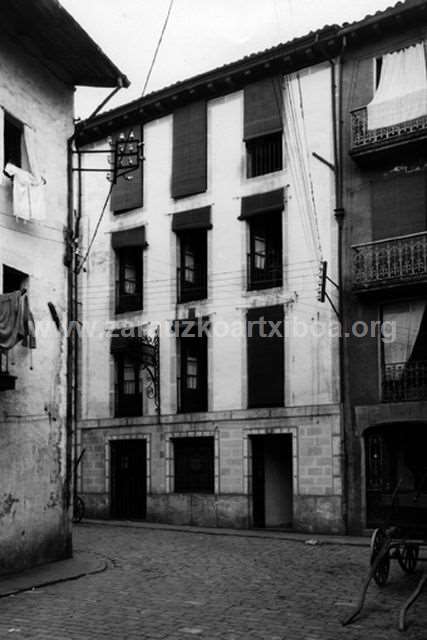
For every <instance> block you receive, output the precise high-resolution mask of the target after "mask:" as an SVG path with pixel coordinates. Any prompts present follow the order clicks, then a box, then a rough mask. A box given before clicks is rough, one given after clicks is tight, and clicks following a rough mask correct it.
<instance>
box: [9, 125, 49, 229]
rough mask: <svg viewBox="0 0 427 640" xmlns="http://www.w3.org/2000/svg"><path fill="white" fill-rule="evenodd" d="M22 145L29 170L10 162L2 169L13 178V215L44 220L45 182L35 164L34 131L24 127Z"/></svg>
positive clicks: (36, 163) (26, 218)
mask: <svg viewBox="0 0 427 640" xmlns="http://www.w3.org/2000/svg"><path fill="white" fill-rule="evenodd" d="M24 145H25V151H26V154H27V161H28V167H29V170H28V171H25V170H24V169H21V168H20V167H16V166H15V165H14V164H12V163H10V162H9V163H8V164H7V165H6V167H5V169H4V170H5V172H6V173H7V174H8V175H9V176H11V177H13V213H14V215H15V216H16V217H17V218H20V219H21V220H44V219H45V218H46V200H45V190H46V181H45V180H44V179H43V177H42V175H41V173H40V169H39V165H38V162H37V154H36V145H35V141H34V131H33V130H32V129H31V128H30V127H29V126H27V125H24Z"/></svg>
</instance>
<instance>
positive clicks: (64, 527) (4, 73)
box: [0, 0, 127, 573]
mask: <svg viewBox="0 0 427 640" xmlns="http://www.w3.org/2000/svg"><path fill="white" fill-rule="evenodd" d="M0 32H1V39H0V50H1V55H0V59H1V62H0V78H1V83H0V84H1V87H0V132H1V138H2V143H1V145H0V165H1V167H2V172H1V176H0V227H1V233H0V291H1V293H2V295H1V296H0V346H1V349H0V351H1V353H0V356H1V368H0V573H5V572H9V571H14V570H20V569H22V568H25V567H28V566H30V565H34V564H38V563H41V562H46V561H50V560H54V559H58V558H63V557H65V556H67V555H69V554H70V553H71V529H70V519H69V508H68V507H69V504H70V488H71V485H70V481H71V447H70V445H71V428H72V424H71V422H70V415H69V412H67V397H68V392H67V384H66V381H67V357H66V356H67V343H66V342H67V341H66V336H67V304H68V303H67V300H68V298H67V270H66V267H65V266H64V257H65V248H66V247H65V241H64V237H65V236H64V230H65V229H66V226H67V224H68V221H67V219H68V217H69V214H70V210H69V205H68V196H67V194H68V166H69V162H70V156H69V153H68V147H69V140H70V138H71V136H72V135H73V131H74V123H73V101H74V88H75V85H88V86H105V87H116V86H120V85H121V84H126V82H127V81H126V78H125V77H124V76H122V74H121V73H120V72H119V71H118V69H116V68H115V67H114V65H113V64H112V63H111V62H110V61H109V59H108V58H107V57H106V56H105V55H104V54H103V53H102V52H101V51H100V49H99V48H98V47H97V46H96V44H95V43H94V42H93V41H92V40H91V39H90V37H89V36H88V35H87V34H86V33H85V32H84V31H83V30H82V28H81V27H80V26H79V25H78V24H77V23H76V22H75V21H74V20H73V19H72V18H71V16H70V15H69V14H68V13H67V12H66V11H65V10H64V9H63V8H62V7H61V6H60V5H59V3H58V2H56V0H37V2H36V1H30V0H19V1H15V0H13V1H12V0H10V1H9V0H5V1H4V2H2V3H1V6H0ZM71 213H72V211H71ZM34 327H35V328H34ZM33 347H35V348H33Z"/></svg>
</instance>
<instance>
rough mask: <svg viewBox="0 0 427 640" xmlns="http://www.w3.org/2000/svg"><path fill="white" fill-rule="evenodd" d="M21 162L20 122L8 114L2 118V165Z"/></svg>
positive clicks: (17, 164)
mask: <svg viewBox="0 0 427 640" xmlns="http://www.w3.org/2000/svg"><path fill="white" fill-rule="evenodd" d="M8 162H10V163H11V164H14V165H15V166H16V167H20V166H21V164H22V124H21V123H20V122H19V121H18V120H15V118H12V117H11V116H9V115H5V118H4V165H5V166H6V165H7V163H8Z"/></svg>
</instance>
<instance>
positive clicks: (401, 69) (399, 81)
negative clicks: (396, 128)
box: [367, 43, 427, 129]
mask: <svg viewBox="0 0 427 640" xmlns="http://www.w3.org/2000/svg"><path fill="white" fill-rule="evenodd" d="M423 115H427V71H426V56H425V49H424V43H419V44H416V45H414V46H411V47H408V48H406V49H402V50H401V51H395V52H394V53H387V54H386V55H384V56H383V63H382V68H381V77H380V82H379V85H378V88H377V90H376V92H375V96H374V98H373V100H372V101H371V102H370V103H369V104H368V106H367V118H368V129H378V128H380V127H388V126H390V125H393V124H398V123H400V122H407V121H408V120H413V119H414V118H419V117H420V116H423Z"/></svg>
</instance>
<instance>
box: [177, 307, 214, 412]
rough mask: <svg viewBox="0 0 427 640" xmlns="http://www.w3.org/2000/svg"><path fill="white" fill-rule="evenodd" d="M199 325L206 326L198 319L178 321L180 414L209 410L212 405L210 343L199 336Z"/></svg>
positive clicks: (202, 336) (203, 336)
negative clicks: (209, 394) (210, 402)
mask: <svg viewBox="0 0 427 640" xmlns="http://www.w3.org/2000/svg"><path fill="white" fill-rule="evenodd" d="M187 323H189V324H188V325H187ZM192 324H193V326H192ZM199 327H203V324H202V323H200V324H199V322H198V320H194V321H191V320H189V321H186V320H182V321H177V322H176V323H175V332H176V334H177V336H178V345H177V351H178V356H179V361H180V364H179V374H178V411H179V412H180V413H187V412H192V411H207V408H208V370H207V366H208V344H207V337H206V336H205V335H199V330H198V329H199ZM189 328H190V330H189ZM200 333H202V332H200Z"/></svg>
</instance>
